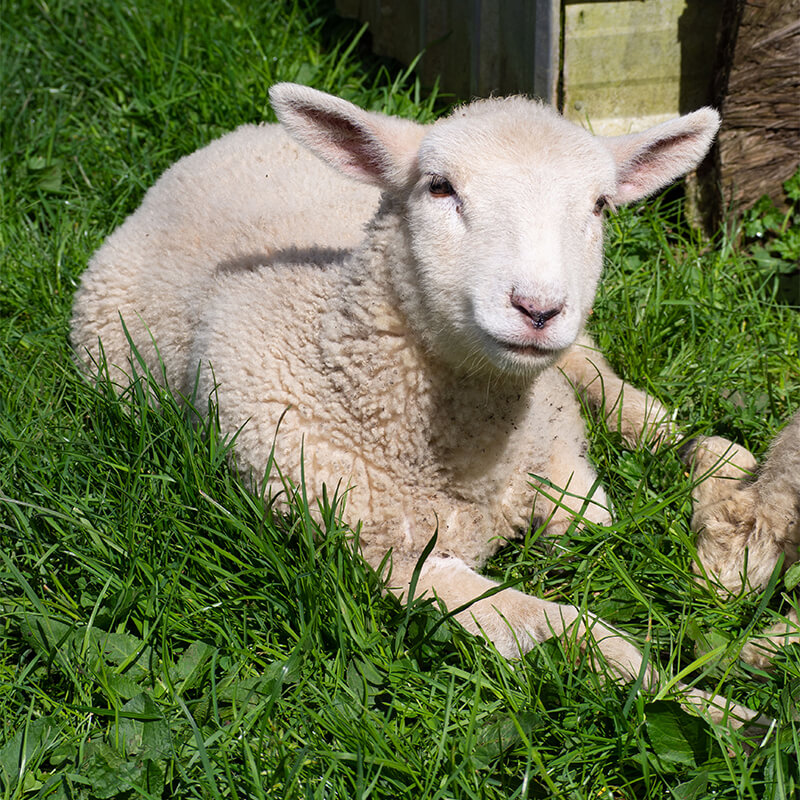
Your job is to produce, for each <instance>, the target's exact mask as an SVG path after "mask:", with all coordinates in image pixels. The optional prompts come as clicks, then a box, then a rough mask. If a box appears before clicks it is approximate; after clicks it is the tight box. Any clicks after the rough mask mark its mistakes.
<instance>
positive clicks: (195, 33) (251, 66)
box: [0, 0, 800, 798]
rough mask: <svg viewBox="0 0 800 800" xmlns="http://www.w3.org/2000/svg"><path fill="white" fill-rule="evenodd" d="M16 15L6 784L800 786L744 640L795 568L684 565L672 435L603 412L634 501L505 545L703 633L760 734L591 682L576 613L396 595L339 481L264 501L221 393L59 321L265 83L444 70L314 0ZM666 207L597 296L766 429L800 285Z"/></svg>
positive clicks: (525, 568)
mask: <svg viewBox="0 0 800 800" xmlns="http://www.w3.org/2000/svg"><path fill="white" fill-rule="evenodd" d="M0 26H1V29H2V34H1V35H2V40H3V47H2V51H0V78H1V80H2V86H3V91H2V93H0V105H1V107H0V112H1V113H0V147H1V148H2V150H1V151H0V152H1V155H0V159H1V160H0V252H2V262H1V266H0V270H1V271H0V387H2V388H1V389H0V603H1V604H2V609H3V614H2V616H0V640H1V641H2V651H0V712H1V713H2V719H1V721H0V726H1V727H0V731H2V733H0V787H2V793H3V794H2V796H3V797H7V798H11V797H26V798H27V797H31V798H33V797H52V798H95V797H98V798H100V797H187V798H191V797H204V798H205V797H224V798H250V797H298V798H300V797H302V798H306V797H320V798H323V797H328V798H333V797H348V798H350V797H368V796H371V797H386V798H389V797H392V798H393V797H414V798H417V797H426V798H428V797H431V798H447V797H476V798H478V797H481V798H482V797H498V798H501V797H502V798H506V797H565V798H566V797H570V798H573V797H574V798H583V797H585V798H601V797H631V798H634V797H636V798H639V797H648V798H667V797H681V798H691V797H695V798H700V797H706V796H712V795H713V796H718V797H752V798H762V797H765V798H766V797H770V798H780V797H790V796H791V793H792V792H793V791H796V789H797V786H798V783H800V777H799V776H798V767H797V759H796V753H797V749H798V721H797V704H798V703H797V701H798V696H800V660H799V659H798V655H797V649H796V648H792V649H790V650H789V651H787V653H785V654H784V655H783V656H781V657H780V659H779V660H778V664H777V667H776V669H775V671H774V672H773V673H771V674H763V673H759V672H756V671H754V670H752V669H751V668H749V667H746V666H745V665H743V664H741V663H740V662H738V661H737V660H736V658H735V655H736V652H737V651H738V648H740V647H741V645H742V643H743V642H744V640H745V637H746V635H747V632H748V631H750V630H754V629H758V628H760V627H762V626H763V625H766V624H767V623H768V622H769V621H770V620H771V619H773V618H774V617H775V614H776V613H777V612H779V611H780V610H781V609H784V610H785V609H786V608H787V604H788V602H789V599H788V593H787V592H785V591H784V589H785V587H784V586H783V585H782V584H781V582H780V580H779V579H778V578H777V576H776V580H775V582H774V584H773V586H772V589H771V591H768V592H767V593H762V594H759V595H754V596H742V597H739V598H734V599H732V600H730V601H727V602H723V601H721V600H720V599H718V598H717V597H716V596H714V595H712V594H710V593H708V592H707V591H705V590H704V589H701V588H700V587H698V586H697V585H696V584H695V582H694V581H693V579H692V577H691V573H690V556H691V549H692V540H691V537H690V534H689V529H688V518H689V513H690V501H689V492H690V489H691V480H690V478H689V477H688V476H687V475H686V474H685V473H684V469H683V467H682V465H681V464H680V462H679V460H678V458H677V456H676V454H675V452H674V451H672V450H668V451H666V452H662V453H659V454H658V456H654V455H652V454H650V453H649V452H647V451H643V452H636V453H632V452H629V451H626V450H625V449H623V448H622V447H621V445H620V442H619V440H618V439H617V438H616V437H615V436H613V435H610V434H609V433H608V432H607V430H605V428H604V426H602V425H598V424H591V425H590V429H591V435H592V441H593V457H594V459H595V462H596V463H597V464H598V467H599V470H600V472H601V475H602V477H603V481H604V483H605V484H606V485H607V486H608V487H609V490H610V495H611V497H612V499H613V501H614V504H615V507H616V509H617V517H618V518H617V522H616V523H615V524H614V526H613V527H612V528H609V529H597V528H596V527H593V526H588V527H587V528H585V529H582V530H574V531H572V532H570V533H569V534H568V535H567V536H566V537H564V539H563V540H562V541H560V542H559V543H557V545H556V546H555V547H549V546H548V547H545V546H544V544H543V543H542V542H541V541H540V540H539V539H538V538H537V535H536V532H535V531H531V532H530V534H529V536H528V537H526V539H525V540H524V541H523V542H518V543H514V544H511V545H509V547H507V548H506V549H505V550H504V551H503V552H502V553H501V554H500V555H499V556H498V557H497V558H496V559H494V561H493V562H492V563H491V564H490V566H489V572H490V573H491V574H493V575H494V576H495V577H497V578H499V579H500V580H507V581H523V582H524V585H525V586H526V588H527V589H528V590H530V591H532V592H537V593H539V594H542V595H545V596H548V597H551V598H553V599H556V600H564V601H569V602H575V603H578V604H582V605H586V606H588V607H590V608H592V609H593V610H594V611H596V612H598V613H600V614H602V615H604V616H606V617H607V618H608V619H609V620H611V621H612V622H613V623H615V624H617V625H619V626H621V627H622V628H624V629H625V630H626V631H629V632H630V633H631V634H632V635H633V636H634V637H636V639H637V641H638V642H639V643H640V645H642V646H644V647H645V648H649V652H651V653H652V655H653V657H654V658H657V659H658V661H659V663H661V664H662V665H664V666H665V667H666V668H667V670H668V671H669V672H670V673H671V674H673V675H674V674H677V673H678V672H680V671H681V670H686V669H687V668H690V667H691V666H692V665H693V664H694V668H693V669H689V670H688V674H687V676H686V679H687V680H695V681H697V682H698V683H699V685H702V686H704V687H706V688H713V687H717V686H719V687H720V688H721V690H722V691H724V692H725V693H726V694H728V695H729V696H731V697H732V698H734V699H736V700H738V701H740V702H745V703H748V704H750V705H752V706H754V707H759V708H763V709H764V710H766V711H767V712H768V713H771V714H772V715H774V716H775V717H776V718H777V719H778V720H779V728H778V729H776V730H775V731H773V732H772V733H771V735H770V737H769V739H768V740H767V742H766V744H765V745H764V747H763V748H762V749H760V750H758V751H757V752H755V753H753V754H751V755H748V754H747V753H746V751H745V748H744V745H743V743H742V741H741V739H740V737H738V736H736V735H732V734H729V733H727V732H725V731H722V730H712V729H711V728H709V727H708V726H707V725H705V723H703V722H701V721H699V720H697V719H695V718H693V717H689V716H687V715H686V714H684V713H683V712H682V711H680V710H679V707H678V706H677V704H676V703H674V702H671V701H669V699H667V700H659V701H657V702H651V700H650V699H649V698H644V697H642V696H640V695H638V694H637V693H636V691H635V687H634V688H632V687H619V686H616V685H612V684H609V683H606V682H604V681H603V680H602V678H601V677H599V676H598V675H596V674H595V673H594V672H593V671H591V670H590V669H589V668H588V667H587V665H586V663H585V661H584V660H583V659H582V658H581V657H580V654H579V652H578V651H577V648H576V647H575V646H574V644H571V643H569V642H567V643H565V644H558V643H552V642H550V643H546V644H545V645H543V646H542V647H540V648H537V650H536V651H534V652H533V653H531V654H530V655H529V656H528V657H526V658H525V659H523V660H522V661H519V662H512V663H509V662H506V661H504V660H503V659H501V658H499V657H498V656H497V655H496V654H494V653H493V652H492V651H491V650H490V649H488V648H487V647H485V646H484V645H483V644H482V643H481V642H480V641H479V640H477V639H474V638H473V637H470V636H468V635H467V634H465V633H464V632H463V631H462V630H461V629H459V628H458V627H456V626H453V625H451V624H450V623H448V622H446V621H444V622H443V621H442V617H441V616H440V614H439V613H438V611H437V610H436V609H435V608H434V607H432V605H431V604H430V603H424V602H422V603H420V602H416V603H414V604H412V605H411V607H410V608H406V607H401V606H400V605H399V604H398V603H397V602H396V601H395V600H393V599H392V598H390V597H386V596H383V595H382V594H381V591H380V582H379V580H378V579H377V577H376V576H375V575H374V574H373V572H372V571H371V570H369V569H368V568H367V567H365V565H364V564H363V563H362V562H361V561H360V559H358V558H357V557H355V556H354V555H353V551H352V544H353V542H354V537H355V535H356V534H355V533H354V532H353V530H352V529H351V528H350V527H348V524H347V523H348V522H352V523H355V522H356V521H355V520H349V519H348V517H347V513H346V498H342V497H341V496H339V495H337V494H336V492H335V491H334V488H333V487H330V498H329V500H328V502H327V504H324V507H323V509H322V513H321V515H320V518H321V520H322V522H321V523H316V522H314V517H313V516H312V514H311V513H310V511H309V509H308V507H307V504H305V502H304V500H303V493H302V491H300V492H298V493H297V495H296V497H295V504H294V505H295V512H294V513H293V514H290V515H286V516H284V515H282V514H278V513H276V511H275V509H274V507H273V505H272V504H271V503H270V502H269V501H267V500H265V499H263V498H258V497H253V496H252V495H250V494H248V493H247V491H245V490H244V489H243V488H242V486H241V485H240V484H239V483H238V482H237V480H236V479H235V477H234V476H233V474H232V472H231V469H230V467H229V466H228V463H227V460H226V456H227V453H228V449H229V448H230V446H231V442H226V441H221V440H220V438H219V436H218V433H217V428H216V425H215V417H214V408H213V403H212V405H211V406H210V408H209V413H208V415H207V419H208V421H207V422H205V423H200V424H198V423H197V421H196V419H195V421H194V422H192V421H191V420H190V419H189V418H188V415H187V413H186V412H185V410H184V409H183V408H182V407H181V406H180V405H179V404H178V403H176V402H175V401H173V400H172V398H171V397H170V396H169V395H167V394H163V393H161V392H160V391H159V390H158V389H157V388H155V387H153V386H151V385H150V383H151V382H150V380H149V376H147V375H143V376H142V378H141V380H140V382H139V383H137V384H136V385H135V386H134V387H133V388H132V389H131V390H130V391H128V392H127V393H126V394H124V395H123V396H122V397H119V398H118V397H117V396H116V395H115V393H114V391H113V390H112V388H111V387H110V386H108V385H107V384H106V383H102V382H101V383H100V384H99V385H98V386H96V387H92V386H89V385H87V384H86V383H84V382H83V381H82V380H81V378H80V377H79V375H78V374H77V372H76V370H75V368H74V366H73V364H72V359H71V354H70V351H69V348H68V345H67V326H68V319H69V309H70V304H71V296H72V293H73V290H74V287H75V285H76V284H77V281H78V279H79V275H80V272H81V271H82V269H83V268H84V266H85V264H86V261H87V259H88V257H89V255H90V254H91V252H92V251H93V250H94V249H95V248H96V247H97V246H98V245H99V244H100V242H101V241H102V240H103V238H104V237H105V236H106V235H107V234H108V233H109V232H110V231H111V230H112V229H113V228H114V227H115V226H116V225H117V224H119V222H120V221H121V220H122V219H123V217H124V216H125V214H127V213H129V212H130V211H132V210H133V209H134V208H135V206H136V205H137V204H138V202H139V201H140V199H141V196H142V194H143V192H144V191H145V189H146V187H147V186H149V185H150V184H151V183H152V182H153V181H154V180H155V179H156V177H157V176H158V174H160V172H161V171H162V170H163V169H164V168H166V167H167V166H168V165H169V164H170V163H171V162H173V161H174V160H175V159H176V158H178V157H179V156H180V155H183V154H185V153H187V152H190V151H192V150H194V149H196V148H197V147H198V146H201V145H202V144H204V143H206V142H207V141H209V140H210V139H211V138H213V137H215V136H217V135H219V134H221V133H222V132H224V131H226V130H229V129H231V128H233V127H235V126H236V125H237V124H239V123H241V122H245V121H247V122H251V121H255V120H260V119H270V118H271V112H270V111H269V109H268V106H267V89H268V87H269V85H270V84H271V83H273V82H275V81H277V80H300V81H302V82H306V83H310V84H313V85H315V86H318V87H319V88H323V89H327V90H330V91H335V92H336V93H339V94H341V95H343V96H345V97H347V98H348V99H351V100H354V101H356V102H358V103H359V104H361V105H364V106H366V107H369V108H377V109H383V110H386V111H390V112H393V113H402V114H405V115H407V116H411V117H416V118H418V119H422V120H426V119H430V118H431V116H432V112H433V109H434V105H435V104H436V102H437V100H436V95H435V93H434V94H433V95H423V93H422V92H421V90H420V87H419V86H418V85H416V84H414V83H413V82H412V81H411V79H410V78H409V77H408V75H403V74H402V73H399V72H392V71H391V70H390V68H388V67H387V66H386V65H385V64H381V63H380V62H376V61H375V60H374V59H371V58H369V57H368V56H366V55H365V53H364V51H363V49H362V45H361V44H360V43H359V39H358V36H359V32H358V29H357V27H355V26H352V25H348V24H346V23H341V22H336V21H334V20H332V19H331V18H330V17H329V16H328V7H327V5H326V4H322V3H314V2H308V3H305V2H288V3H274V2H262V3H248V4H241V3H214V2H210V0H198V1H197V2H192V3H173V4H157V3H147V2H140V3H135V4H133V3H122V2H109V3H105V4H102V5H101V7H99V8H98V4H94V3H84V2H81V1H80V0H75V1H73V2H69V3H66V2H65V3H49V4H38V3H32V2H20V3H13V2H7V1H6V2H4V3H3V5H2V12H1V13H0ZM396 75H397V76H399V77H395V76H396ZM680 216H681V215H680V210H679V209H678V210H676V209H674V208H673V207H671V206H669V204H668V201H666V200H662V201H661V202H658V201H657V202H656V203H655V204H654V205H650V206H648V207H647V208H646V209H639V210H635V211H632V212H623V213H621V214H620V215H619V216H618V217H617V218H615V219H614V220H613V221H612V222H611V223H610V224H609V233H610V243H609V250H608V262H609V263H608V277H607V280H606V282H605V284H604V287H603V289H602V291H601V295H600V297H599V299H598V303H597V305H596V308H595V314H594V318H593V330H594V332H595V334H596V336H597V338H598V341H599V343H600V344H601V346H602V347H603V349H604V350H605V351H606V352H608V353H609V354H610V357H611V359H612V361H613V362H614V363H615V365H616V366H617V367H618V368H619V369H620V370H621V371H622V372H623V373H624V374H625V375H626V376H627V377H629V378H631V379H632V380H634V381H635V382H636V383H638V384H639V385H641V386H645V387H647V388H650V389H652V390H653V391H654V392H656V393H657V394H658V395H659V396H660V397H662V398H663V399H665V400H666V401H669V402H670V403H672V404H673V405H674V406H675V407H677V408H678V409H679V416H680V419H681V420H684V421H685V423H686V431H687V433H694V432H705V431H712V430H713V431H715V432H718V433H723V434H725V435H728V436H731V437H732V438H736V439H738V440H739V441H741V442H743V443H744V444H747V445H748V446H749V447H751V448H754V449H755V450H756V451H758V452H759V453H762V452H763V451H764V449H765V447H766V446H767V443H768V442H769V440H770V438H771V437H772V435H773V434H774V432H775V430H776V429H777V427H778V426H779V424H780V422H781V421H782V420H784V419H786V418H787V417H788V415H789V413H790V412H791V410H792V409H793V408H795V407H797V406H798V404H800V386H799V384H800V359H798V351H799V350H800V341H799V340H800V326H799V325H798V317H797V311H796V310H795V309H792V308H790V307H788V306H786V305H785V304H784V303H782V302H780V299H779V294H778V276H777V275H776V274H773V273H770V272H769V270H766V271H765V270H764V269H763V268H760V267H759V268H756V267H755V265H754V263H753V262H752V260H751V259H750V258H749V256H748V253H747V252H746V250H743V249H742V248H741V247H737V246H736V245H735V244H734V242H733V240H730V239H727V238H724V237H722V236H720V237H719V239H718V240H717V241H715V242H713V243H709V242H707V241H704V240H702V239H700V238H698V237H697V236H695V235H694V234H692V233H690V232H687V231H686V229H685V228H684V227H683V226H682V225H681V224H680V223H679V222H676V220H679V219H680ZM151 393H155V396H156V398H157V400H158V407H157V409H156V408H154V407H153V406H152V405H151V404H150V403H149V401H148V396H149V395H150V394H151ZM194 402H195V404H196V405H197V406H200V407H202V410H205V408H206V405H205V404H206V402H207V400H206V399H203V398H195V399H194ZM287 491H290V492H291V491H292V489H291V487H287ZM356 532H357V529H356ZM698 647H699V650H698ZM704 651H708V652H711V653H712V654H713V657H702V656H700V654H701V653H702V652H704ZM704 658H706V659H707V660H704Z"/></svg>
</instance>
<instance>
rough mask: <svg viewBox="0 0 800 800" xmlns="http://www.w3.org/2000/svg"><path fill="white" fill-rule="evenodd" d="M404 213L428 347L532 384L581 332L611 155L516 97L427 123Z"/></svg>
mask: <svg viewBox="0 0 800 800" xmlns="http://www.w3.org/2000/svg"><path fill="white" fill-rule="evenodd" d="M418 169H419V177H418V180H417V181H416V183H415V185H414V186H413V188H412V190H411V192H410V195H409V198H408V207H407V218H408V221H409V229H410V234H411V248H412V253H413V258H414V262H415V267H416V276H415V279H416V280H417V281H418V286H416V287H414V289H415V290H416V292H417V293H418V298H417V299H418V302H419V303H420V305H421V307H422V308H423V309H424V314H425V316H426V318H427V319H426V320H425V321H424V324H425V327H426V330H427V331H428V338H429V339H432V340H433V341H432V344H433V346H434V347H435V348H436V349H437V350H438V351H439V353H440V355H442V356H443V357H445V358H446V359H447V360H448V361H450V362H451V363H453V364H454V365H455V366H463V367H464V368H466V369H481V368H482V367H485V366H486V365H487V364H488V365H491V367H492V368H493V369H494V370H500V371H502V372H505V373H517V374H531V373H535V372H538V371H539V370H541V369H543V368H544V367H546V366H548V365H550V364H552V363H553V362H554V361H555V360H556V359H557V358H558V356H559V354H560V353H561V351H563V350H564V349H565V348H567V347H569V346H570V345H571V344H572V343H573V342H574V340H575V338H576V337H577V335H578V334H579V333H580V330H581V328H582V326H583V324H584V322H585V320H586V316H587V314H588V313H589V310H590V309H591V306H592V302H593V300H594V296H595V291H596V288H597V283H598V280H599V278H600V273H601V269H602V259H603V252H602V240H603V207H604V206H605V204H606V202H607V199H606V198H607V196H608V195H610V194H611V193H612V192H613V190H614V187H615V181H616V166H615V163H614V160H613V158H612V156H611V154H610V153H609V152H608V150H607V149H606V148H605V147H604V146H603V144H602V143H601V142H600V141H598V140H596V139H595V138H594V137H593V136H591V135H590V134H588V133H586V132H585V131H583V130H582V129H580V128H577V127H576V126H574V125H572V124H571V123H568V122H566V121H565V120H563V119H562V118H561V117H559V116H558V115H556V114H555V113H554V112H552V111H550V110H549V109H547V108H545V107H542V106H539V105H537V104H535V103H531V102H530V101H525V100H521V99H517V98H513V99H509V100H503V101H486V102H482V103H478V104H476V105H473V106H470V107H468V108H466V109H463V110H461V111H459V112H456V115H454V116H453V117H450V118H448V119H446V120H443V121H441V122H440V123H437V124H436V125H434V126H433V127H432V129H431V131H430V132H429V133H428V135H427V136H426V137H425V139H424V141H423V143H422V146H421V148H420V151H419V156H418Z"/></svg>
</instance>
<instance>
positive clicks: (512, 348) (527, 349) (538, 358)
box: [486, 336, 563, 378]
mask: <svg viewBox="0 0 800 800" xmlns="http://www.w3.org/2000/svg"><path fill="white" fill-rule="evenodd" d="M562 353H563V349H561V348H551V347H542V346H541V345H538V344H533V343H532V342H528V343H524V344H522V343H519V342H510V341H505V340H503V339H500V338H496V337H494V336H491V337H489V341H488V342H487V343H486V356H487V360H488V361H489V362H490V363H491V364H492V365H493V366H494V367H495V369H496V370H497V371H498V372H500V373H502V374H505V375H509V376H514V377H522V378H525V377H528V378H531V377H534V376H535V375H537V374H538V373H540V372H542V370H545V369H547V368H548V367H551V366H552V365H553V364H555V362H556V361H557V360H558V358H559V357H560V356H561V354H562Z"/></svg>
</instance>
